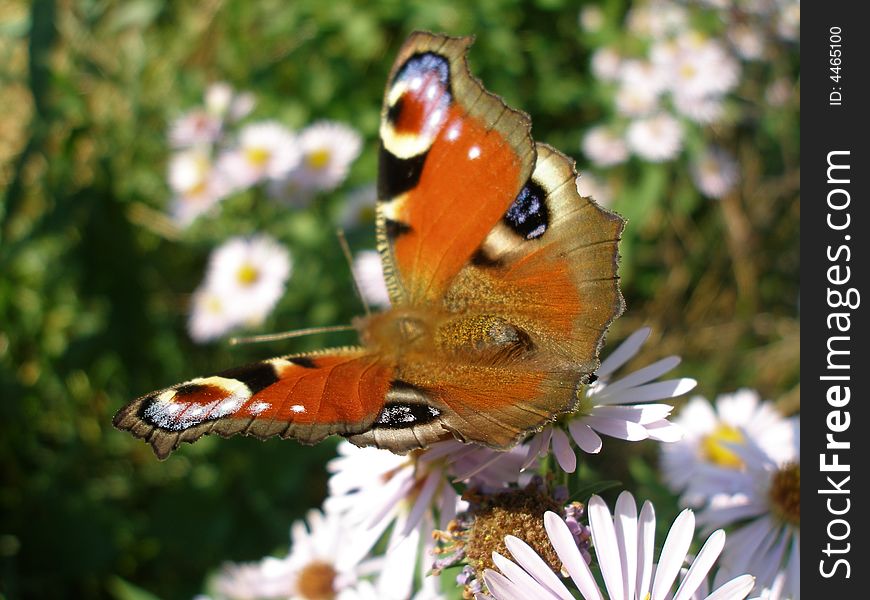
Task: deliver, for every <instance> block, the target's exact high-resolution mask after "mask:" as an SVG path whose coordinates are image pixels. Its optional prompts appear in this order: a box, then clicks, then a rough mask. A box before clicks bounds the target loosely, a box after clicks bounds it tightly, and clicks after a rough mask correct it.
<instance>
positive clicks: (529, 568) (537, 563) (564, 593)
mask: <svg viewBox="0 0 870 600" xmlns="http://www.w3.org/2000/svg"><path fill="white" fill-rule="evenodd" d="M504 543H505V545H506V546H507V549H508V550H510V553H511V555H512V556H513V557H514V559H515V560H516V561H517V562H518V563H519V564H520V566H522V567H523V569H525V570H526V572H527V573H528V574H529V575H531V576H532V577H534V578H535V579H536V580H537V581H538V583H540V584H541V585H542V586H544V587H546V588H547V589H548V590H550V591H551V592H553V593H554V594H555V595H556V596H558V597H559V598H562V599H563V600H574V599H573V598H572V596H571V593H570V592H569V591H568V588H566V587H565V584H564V583H562V582H561V581H560V580H559V578H558V577H557V576H556V574H555V573H553V570H552V569H551V568H550V566H549V565H548V564H547V563H545V562H544V561H543V560H542V559H541V557H540V556H538V553H537V552H535V551H534V550H533V549H532V548H531V547H530V546H529V545H528V544H527V543H525V542H524V541H523V540H521V539H519V538H517V537H514V536H512V535H509V536H506V537H505V539H504Z"/></svg>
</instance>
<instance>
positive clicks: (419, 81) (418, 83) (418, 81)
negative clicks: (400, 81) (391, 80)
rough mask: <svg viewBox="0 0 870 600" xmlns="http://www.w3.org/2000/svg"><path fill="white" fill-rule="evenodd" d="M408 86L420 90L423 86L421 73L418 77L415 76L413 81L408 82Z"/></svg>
mask: <svg viewBox="0 0 870 600" xmlns="http://www.w3.org/2000/svg"><path fill="white" fill-rule="evenodd" d="M408 87H409V88H411V89H412V90H414V91H415V92H416V91H417V90H419V89H420V88H421V87H423V78H422V77H420V76H419V75H418V76H417V77H414V78H413V79H412V80H411V83H410V84H408Z"/></svg>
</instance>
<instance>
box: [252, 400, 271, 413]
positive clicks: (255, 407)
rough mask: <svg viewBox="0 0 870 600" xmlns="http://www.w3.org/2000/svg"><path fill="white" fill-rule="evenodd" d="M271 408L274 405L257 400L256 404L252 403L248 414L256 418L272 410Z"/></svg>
mask: <svg viewBox="0 0 870 600" xmlns="http://www.w3.org/2000/svg"><path fill="white" fill-rule="evenodd" d="M271 406H272V405H271V404H269V403H268V402H263V401H261V400H257V401H256V402H252V403H251V405H250V406H249V407H248V412H249V413H251V414H252V415H254V416H256V415H259V414H260V413H261V412H263V411H264V410H266V409H267V408H271Z"/></svg>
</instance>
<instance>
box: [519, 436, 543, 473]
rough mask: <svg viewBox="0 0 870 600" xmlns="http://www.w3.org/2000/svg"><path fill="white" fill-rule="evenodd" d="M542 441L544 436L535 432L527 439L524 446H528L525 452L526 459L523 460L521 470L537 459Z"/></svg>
mask: <svg viewBox="0 0 870 600" xmlns="http://www.w3.org/2000/svg"><path fill="white" fill-rule="evenodd" d="M543 443H544V436H543V435H541V434H540V433H536V434H535V435H533V436H532V439H531V440H529V442H528V444H527V445H526V447H527V448H528V450H527V453H526V460H525V461H524V462H523V466H522V468H521V470H523V471H525V470H526V469H528V468H529V467H531V466H532V465H533V464H535V461H536V460H537V459H538V454H539V453H540V452H541V446H542V444H543Z"/></svg>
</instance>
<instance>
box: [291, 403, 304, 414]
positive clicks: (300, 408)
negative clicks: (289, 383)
mask: <svg viewBox="0 0 870 600" xmlns="http://www.w3.org/2000/svg"><path fill="white" fill-rule="evenodd" d="M290 410H292V411H293V412H295V413H304V412H305V407H304V406H302V405H301V404H294V405H293V406H291V407H290Z"/></svg>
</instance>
